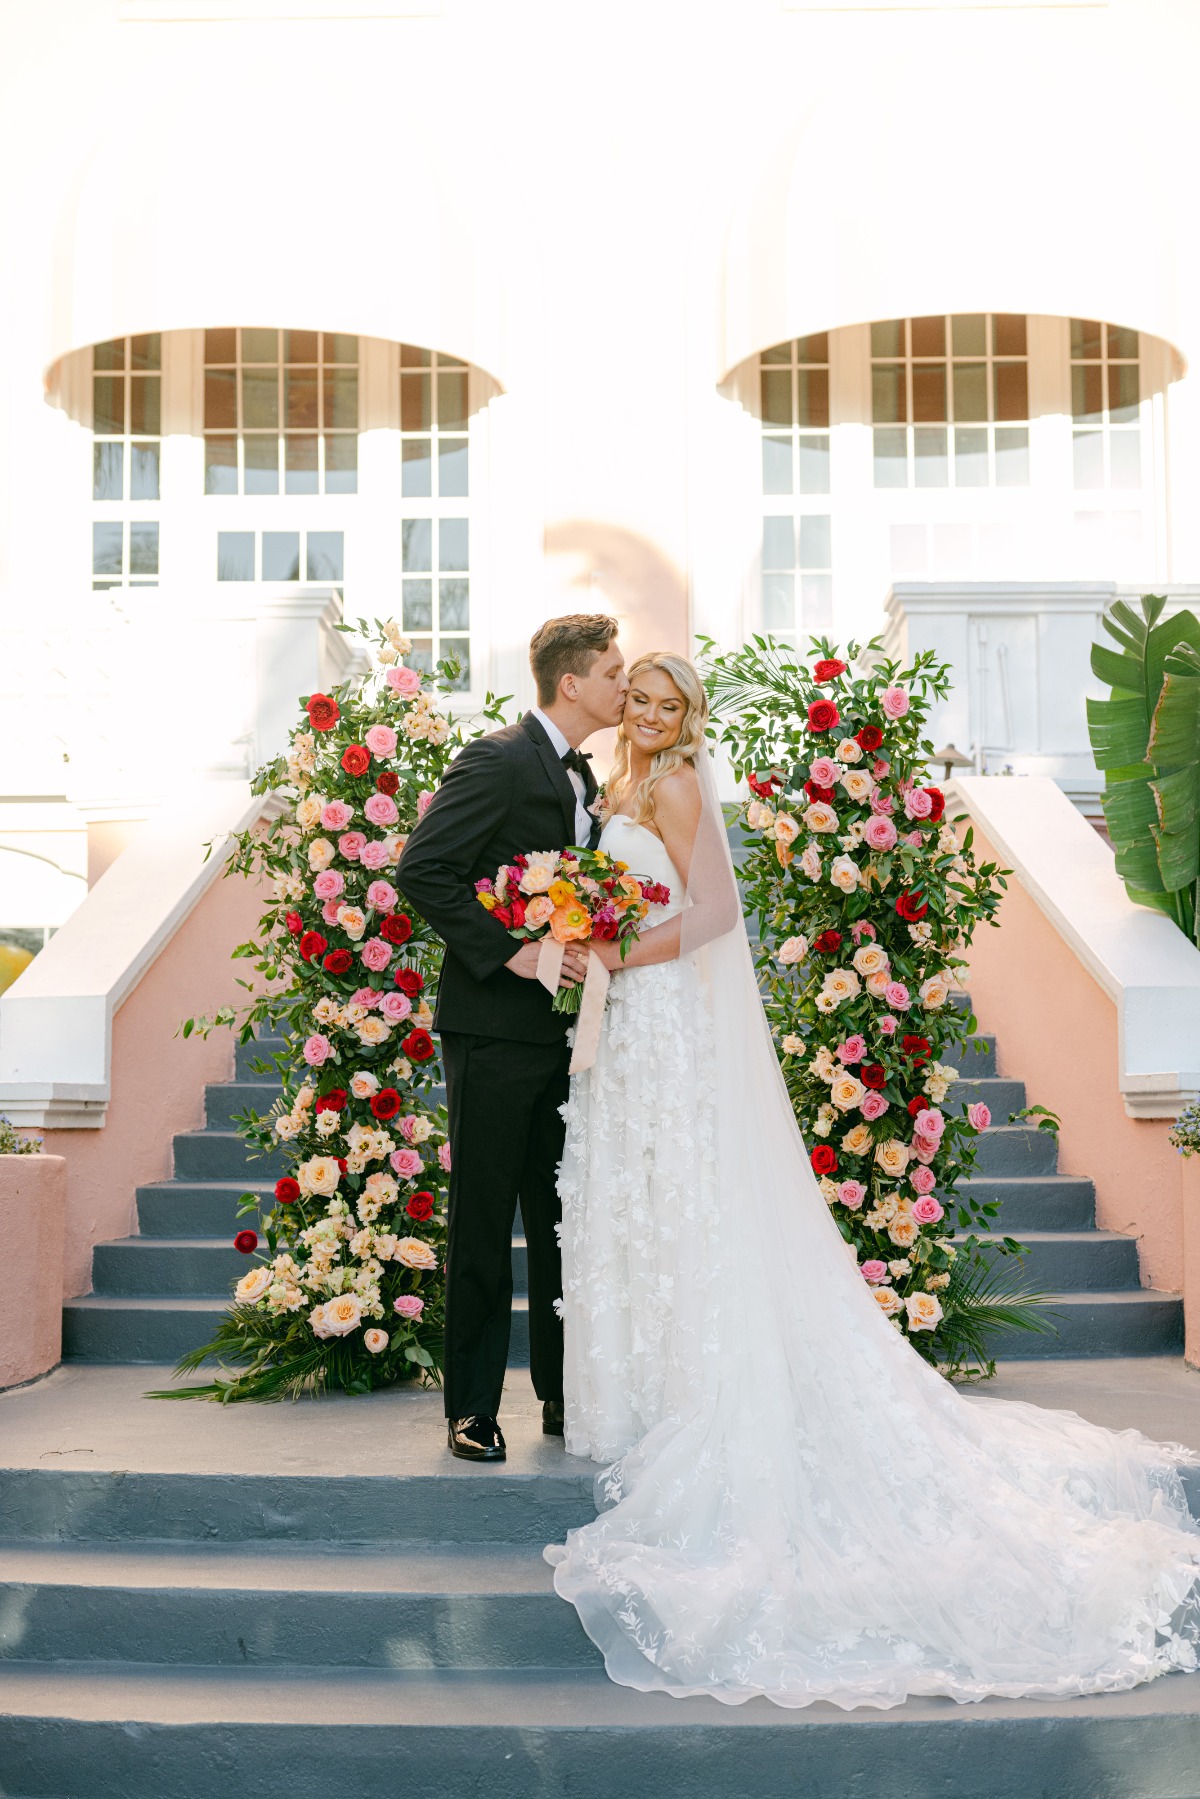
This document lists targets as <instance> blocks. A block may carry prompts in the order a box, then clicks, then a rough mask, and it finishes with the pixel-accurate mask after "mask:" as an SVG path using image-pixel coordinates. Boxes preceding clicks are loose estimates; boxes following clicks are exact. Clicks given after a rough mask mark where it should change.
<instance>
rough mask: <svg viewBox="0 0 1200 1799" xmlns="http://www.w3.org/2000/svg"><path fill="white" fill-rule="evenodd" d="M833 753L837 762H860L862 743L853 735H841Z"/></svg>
mask: <svg viewBox="0 0 1200 1799" xmlns="http://www.w3.org/2000/svg"><path fill="white" fill-rule="evenodd" d="M835 753H836V755H837V759H838V761H839V762H861V761H862V744H861V743H858V742H856V741H855V739H854V738H853V737H843V738H842V741H841V742H840V743H839V744H838V746H837V750H836V752H835ZM843 785H844V783H843Z"/></svg>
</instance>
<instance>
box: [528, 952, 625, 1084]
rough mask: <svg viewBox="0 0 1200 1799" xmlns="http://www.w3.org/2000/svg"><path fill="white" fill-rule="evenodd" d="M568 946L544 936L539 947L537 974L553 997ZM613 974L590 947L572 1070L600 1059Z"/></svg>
mask: <svg viewBox="0 0 1200 1799" xmlns="http://www.w3.org/2000/svg"><path fill="white" fill-rule="evenodd" d="M566 947H567V946H566V944H565V943H556V942H555V940H554V938H553V937H543V938H542V942H541V948H540V949H539V950H538V964H537V978H538V980H539V981H540V982H541V983H542V986H543V987H544V988H545V989H546V991H547V993H549V994H550V995H551V997H553V996H554V994H556V993H557V992H558V977H559V975H560V974H561V973H562V965H563V954H564V952H565V950H566ZM611 978H612V977H611V976H610V974H609V972H608V970H607V968H605V966H604V964H603V962H602V961H601V960H600V958H599V956H597V955H596V954H595V953H594V951H592V950H589V951H588V963H587V974H586V976H585V977H584V982H583V997H582V999H581V1000H580V1002H579V1015H578V1019H577V1022H576V1025H575V1047H574V1049H573V1050H572V1052H571V1066H570V1069H569V1071H568V1072H569V1073H571V1074H582V1072H583V1070H584V1069H585V1068H590V1067H591V1066H592V1063H593V1062H594V1061H595V1060H596V1051H597V1050H598V1049H599V1047H600V1025H601V1022H602V1021H603V1018H604V1002H605V1000H606V999H607V998H608V983H609V981H610V980H611Z"/></svg>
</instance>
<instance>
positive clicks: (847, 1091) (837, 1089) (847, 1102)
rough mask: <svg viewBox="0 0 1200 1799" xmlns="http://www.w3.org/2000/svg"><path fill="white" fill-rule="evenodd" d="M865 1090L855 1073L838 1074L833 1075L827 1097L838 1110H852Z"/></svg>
mask: <svg viewBox="0 0 1200 1799" xmlns="http://www.w3.org/2000/svg"><path fill="white" fill-rule="evenodd" d="M865 1092H866V1088H865V1087H864V1086H863V1084H862V1082H861V1081H860V1080H859V1079H858V1077H857V1075H853V1074H848V1073H847V1074H839V1075H835V1076H834V1080H833V1085H832V1086H831V1087H830V1089H829V1097H830V1099H831V1100H832V1101H833V1103H834V1105H835V1106H836V1107H837V1109H838V1111H839V1112H853V1110H854V1108H855V1106H857V1105H858V1104H859V1103H860V1102H861V1100H862V1097H863V1095H864V1093H865Z"/></svg>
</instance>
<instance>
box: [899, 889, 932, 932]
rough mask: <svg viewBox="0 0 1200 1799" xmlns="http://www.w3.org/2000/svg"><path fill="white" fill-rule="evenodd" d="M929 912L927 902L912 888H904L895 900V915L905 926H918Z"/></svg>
mask: <svg viewBox="0 0 1200 1799" xmlns="http://www.w3.org/2000/svg"><path fill="white" fill-rule="evenodd" d="M928 910H929V901H928V900H927V899H924V898H922V896H921V894H920V893H919V892H918V891H917V890H916V889H914V888H909V887H906V888H905V889H904V892H903V893H901V894H900V895H899V896H898V897H897V900H896V914H897V916H898V917H899V918H902V919H903V920H904V922H905V924H919V923H920V922H921V920H922V919H923V918H924V916H925V914H926V913H927V912H928Z"/></svg>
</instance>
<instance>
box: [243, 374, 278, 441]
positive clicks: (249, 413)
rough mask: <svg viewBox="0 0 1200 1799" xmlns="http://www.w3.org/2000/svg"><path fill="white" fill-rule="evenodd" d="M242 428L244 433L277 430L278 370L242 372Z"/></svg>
mask: <svg viewBox="0 0 1200 1799" xmlns="http://www.w3.org/2000/svg"><path fill="white" fill-rule="evenodd" d="M242 428H243V429H244V430H246V431H264V430H265V431H277V430H278V429H279V373H278V370H276V369H243V370H242Z"/></svg>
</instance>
